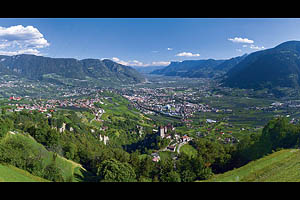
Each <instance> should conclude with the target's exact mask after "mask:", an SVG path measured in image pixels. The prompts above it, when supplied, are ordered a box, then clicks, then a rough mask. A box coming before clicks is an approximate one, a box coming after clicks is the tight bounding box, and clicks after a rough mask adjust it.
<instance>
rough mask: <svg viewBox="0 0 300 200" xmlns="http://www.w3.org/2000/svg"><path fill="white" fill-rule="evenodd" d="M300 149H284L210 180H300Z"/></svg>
mask: <svg viewBox="0 0 300 200" xmlns="http://www.w3.org/2000/svg"><path fill="white" fill-rule="evenodd" d="M299 169H300V150H299V149H284V150H281V151H278V152H275V153H272V154H270V155H268V156H265V157H263V158H261V159H258V160H256V161H252V162H250V163H248V164H247V165H245V166H243V167H240V168H238V169H234V170H231V171H228V172H226V173H224V174H219V175H215V176H214V177H212V178H211V179H210V180H208V181H209V182H238V181H239V182H299V181H300V170H299Z"/></svg>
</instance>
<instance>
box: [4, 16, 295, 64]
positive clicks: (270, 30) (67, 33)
mask: <svg viewBox="0 0 300 200" xmlns="http://www.w3.org/2000/svg"><path fill="white" fill-rule="evenodd" d="M299 27H300V18H299V19H292V18H283V19H281V18H270V19H263V18H258V19H255V18H241V19H238V18H237V19H236V18H234V19H230V18H213V19H210V18H196V19H193V18H179V19H177V18H153V19H152V18H129V19H122V18H112V19H107V18H96V19H94V18H92V19H89V18H82V19H77V18H63V19H60V18H42V19H39V18H30V19H23V18H13V19H9V18H1V19H0V54H4V55H15V54H20V53H29V54H35V55H43V56H49V57H56V58H58V57H60V58H62V57H67V58H77V59H85V58H96V59H103V58H108V59H112V60H114V61H116V62H119V63H122V64H128V65H135V66H149V65H167V64H168V63H169V62H170V61H182V60H192V59H196V60H200V59H208V58H214V59H227V58H231V57H235V56H239V55H243V54H244V53H251V52H254V51H257V50H261V49H267V48H272V47H274V46H276V45H278V44H280V43H282V42H285V41H288V40H300V28H299Z"/></svg>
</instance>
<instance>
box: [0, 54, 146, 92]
mask: <svg viewBox="0 0 300 200" xmlns="http://www.w3.org/2000/svg"><path fill="white" fill-rule="evenodd" d="M0 73H1V75H2V76H3V75H14V76H16V77H20V78H26V79H30V80H39V81H46V82H55V83H60V84H65V83H67V82H68V81H69V82H70V81H72V83H73V84H76V82H77V83H78V84H82V83H84V82H89V83H95V84H96V85H98V86H101V85H113V84H131V83H140V82H143V81H144V80H145V79H144V77H143V75H141V74H140V73H139V72H137V71H136V70H135V69H133V68H132V67H129V66H125V65H121V64H118V63H115V62H113V61H111V60H109V59H104V60H99V59H83V60H77V59H74V58H50V57H43V56H35V55H28V54H21V55H16V56H4V55H1V56H0ZM74 80H76V81H74Z"/></svg>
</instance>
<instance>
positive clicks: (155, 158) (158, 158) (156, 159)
mask: <svg viewBox="0 0 300 200" xmlns="http://www.w3.org/2000/svg"><path fill="white" fill-rule="evenodd" d="M159 160H160V157H159V156H157V157H154V158H153V159H152V161H153V162H158V161H159Z"/></svg>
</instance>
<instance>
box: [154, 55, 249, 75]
mask: <svg viewBox="0 0 300 200" xmlns="http://www.w3.org/2000/svg"><path fill="white" fill-rule="evenodd" d="M246 56H247V54H245V55H243V56H238V57H234V58H231V59H227V60H226V59H221V60H215V59H206V60H184V61H182V62H171V64H170V65H168V66H167V67H165V68H163V69H158V70H155V71H153V72H151V74H159V75H165V76H181V77H188V78H212V77H214V76H215V75H216V74H217V73H221V74H224V73H225V72H227V71H228V70H230V69H231V68H232V67H234V66H235V65H236V64H237V63H239V62H240V61H241V60H242V59H244V58H245V57H246Z"/></svg>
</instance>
